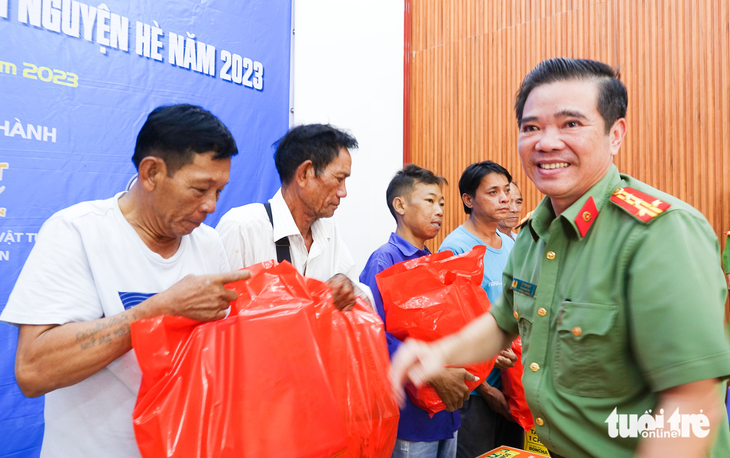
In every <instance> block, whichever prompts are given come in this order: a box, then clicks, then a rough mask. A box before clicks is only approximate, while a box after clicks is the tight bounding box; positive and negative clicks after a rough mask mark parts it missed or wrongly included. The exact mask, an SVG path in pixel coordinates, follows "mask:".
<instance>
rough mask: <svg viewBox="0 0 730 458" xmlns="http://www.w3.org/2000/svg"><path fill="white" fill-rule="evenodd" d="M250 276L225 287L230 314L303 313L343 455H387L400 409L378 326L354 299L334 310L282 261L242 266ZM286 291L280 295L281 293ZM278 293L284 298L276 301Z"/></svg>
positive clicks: (322, 288)
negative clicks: (344, 441)
mask: <svg viewBox="0 0 730 458" xmlns="http://www.w3.org/2000/svg"><path fill="white" fill-rule="evenodd" d="M248 270H251V273H252V275H253V276H252V278H251V279H250V280H249V281H241V282H236V283H232V284H230V285H228V287H229V288H233V289H234V290H236V291H237V292H238V293H239V298H238V300H237V301H236V303H234V304H232V307H231V313H236V314H239V315H240V316H246V315H253V316H257V315H260V314H268V313H282V310H284V309H287V308H288V309H304V310H306V311H307V312H308V313H310V314H311V317H312V319H311V320H310V322H311V324H312V331H313V334H314V336H315V338H316V342H317V345H318V347H319V351H320V356H321V359H322V363H323V366H324V368H325V371H326V373H327V374H328V378H329V381H330V387H331V388H332V390H333V392H334V397H335V400H336V402H337V405H338V408H339V411H340V414H341V416H342V418H343V420H344V422H345V429H346V430H347V433H348V436H349V439H350V440H349V446H348V448H347V452H346V453H345V455H344V456H345V457H348V458H350V457H351V458H355V457H383V458H387V457H390V454H391V452H392V451H393V447H394V445H395V440H396V434H397V430H398V418H399V416H400V411H399V409H398V404H397V402H396V400H395V397H394V396H393V392H392V389H391V387H390V386H391V385H390V360H389V358H388V349H387V345H386V343H385V332H384V329H383V322H382V321H381V320H380V317H379V316H378V315H377V313H376V312H375V311H374V310H373V309H372V307H371V306H370V305H368V304H367V303H365V302H364V301H362V299H360V298H358V299H357V302H356V304H355V307H354V309H353V310H351V311H348V312H340V311H338V310H337V309H336V308H335V307H334V305H333V303H332V296H331V291H330V289H329V287H328V286H327V285H326V284H325V283H323V282H320V281H317V280H314V279H311V278H305V277H302V276H301V275H299V273H298V272H297V271H296V269H295V268H294V267H293V266H292V265H291V264H289V263H288V262H283V263H281V264H278V265H276V263H275V262H273V261H271V262H267V263H262V264H258V265H256V266H253V267H250V268H248ZM284 291H286V294H285V293H284ZM284 295H288V296H290V298H289V299H288V300H287V301H285V302H284V301H282V299H281V298H282V297H283V296H284Z"/></svg>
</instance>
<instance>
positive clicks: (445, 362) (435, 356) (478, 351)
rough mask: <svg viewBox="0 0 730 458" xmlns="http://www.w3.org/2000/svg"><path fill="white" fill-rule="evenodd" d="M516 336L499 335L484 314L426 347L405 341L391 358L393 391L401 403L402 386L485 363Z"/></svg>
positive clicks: (493, 322) (408, 340) (495, 322)
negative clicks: (451, 368) (446, 368)
mask: <svg viewBox="0 0 730 458" xmlns="http://www.w3.org/2000/svg"><path fill="white" fill-rule="evenodd" d="M516 337H517V336H516V335H512V334H508V333H506V332H505V331H503V330H502V329H501V328H500V327H499V326H498V325H497V321H496V320H495V319H494V316H492V314H491V313H485V314H484V315H482V316H481V317H479V318H478V319H476V320H474V321H473V322H471V323H470V324H469V325H468V326H466V327H465V328H464V329H462V330H461V331H459V332H458V333H456V334H452V335H450V336H446V337H444V338H442V339H439V340H437V341H435V342H432V343H430V344H427V343H425V342H421V341H418V340H413V339H407V340H406V341H405V342H404V344H403V345H401V346H400V347H399V348H398V351H397V352H396V353H395V354H394V355H393V358H392V361H393V362H392V370H393V372H392V377H393V378H392V382H393V391H394V392H395V395H396V398H397V399H398V401H399V402H401V403H402V402H404V400H405V394H404V393H403V384H404V383H405V381H406V379H410V380H411V381H412V382H413V383H415V384H416V385H421V384H423V383H426V382H429V381H431V380H432V379H433V377H434V376H436V375H437V374H439V373H440V372H441V371H442V370H443V369H444V366H461V365H465V364H469V363H473V362H478V361H485V360H487V359H490V358H492V357H494V356H495V355H497V353H499V352H500V351H501V350H502V349H503V348H507V347H508V346H509V345H510V344H511V343H512V341H513V340H514V339H515V338H516Z"/></svg>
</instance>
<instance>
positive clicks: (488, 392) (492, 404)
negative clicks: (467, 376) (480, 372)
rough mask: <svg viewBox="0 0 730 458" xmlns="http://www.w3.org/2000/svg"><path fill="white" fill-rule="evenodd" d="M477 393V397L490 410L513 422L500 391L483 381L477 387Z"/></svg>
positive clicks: (505, 400)
mask: <svg viewBox="0 0 730 458" xmlns="http://www.w3.org/2000/svg"><path fill="white" fill-rule="evenodd" d="M477 393H479V395H480V396H481V397H482V398H483V399H484V400H485V401H486V402H487V405H488V406H489V408H490V409H492V410H493V411H495V412H497V413H498V414H500V415H502V416H503V417H505V418H506V419H508V420H511V421H514V420H513V419H512V414H511V413H510V410H509V404H508V403H507V399H506V398H505V397H504V394H503V393H502V392H501V391H499V390H498V389H497V388H494V387H493V386H490V385H489V384H488V383H487V382H486V381H485V382H482V384H481V385H479V386H478V387H477Z"/></svg>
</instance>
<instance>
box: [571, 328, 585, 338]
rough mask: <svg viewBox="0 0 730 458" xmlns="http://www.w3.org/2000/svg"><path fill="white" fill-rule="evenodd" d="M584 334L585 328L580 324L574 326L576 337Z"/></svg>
mask: <svg viewBox="0 0 730 458" xmlns="http://www.w3.org/2000/svg"><path fill="white" fill-rule="evenodd" d="M581 334H583V330H582V329H581V328H579V327H578V326H576V327H574V328H573V335H574V336H576V337H580V335H581Z"/></svg>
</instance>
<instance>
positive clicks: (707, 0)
mask: <svg viewBox="0 0 730 458" xmlns="http://www.w3.org/2000/svg"><path fill="white" fill-rule="evenodd" d="M410 6H411V10H410V14H411V27H412V28H411V43H410V45H411V48H410V49H411V56H410V57H411V60H410V78H409V79H410V93H409V97H410V108H409V116H410V125H409V126H408V129H407V131H408V132H409V133H408V136H409V138H408V144H409V148H410V150H409V151H408V152H407V154H406V157H409V158H410V160H411V162H413V163H415V164H419V165H421V166H423V167H427V168H429V169H431V170H433V171H434V172H437V173H439V174H441V175H443V176H445V177H446V178H447V179H448V180H449V183H451V185H450V186H448V187H447V189H446V192H445V195H446V199H447V210H446V212H447V213H446V215H445V222H444V225H443V227H442V230H441V233H440V234H439V236H438V237H437V238H436V239H435V240H434V241H432V242H430V243H429V248H431V249H432V250H433V249H435V248H438V246H439V244H440V243H441V241H442V240H443V238H444V237H445V236H446V235H447V234H448V233H449V232H451V231H452V230H453V229H455V228H456V227H457V226H458V225H459V224H461V223H462V222H463V221H464V220H465V219H466V217H465V215H464V213H463V210H462V207H461V201H460V198H459V192H458V180H459V177H460V175H461V172H462V171H463V170H464V168H465V167H466V166H467V165H469V164H470V163H472V162H477V161H481V160H485V159H490V160H493V161H495V162H497V163H499V164H502V165H503V166H505V167H506V168H507V169H508V170H509V171H510V172H511V173H512V174H513V175H514V176H515V179H516V180H517V181H519V182H520V184H521V185H522V191H523V195H524V197H525V212H527V211H529V210H530V209H532V208H533V207H534V206H535V205H537V203H538V202H539V200H540V199H541V198H542V196H541V195H540V193H539V192H538V191H537V190H536V189H535V188H534V186H533V185H532V183H531V182H529V181H528V180H526V178H525V175H524V172H523V171H522V166H521V164H520V161H519V157H518V155H517V133H518V132H517V123H516V120H515V115H514V110H513V105H514V95H515V93H516V91H517V89H518V87H519V84H520V81H521V80H522V78H523V77H524V75H525V74H526V73H527V72H528V71H529V70H531V69H532V68H533V67H534V66H535V65H536V64H537V63H538V62H540V61H541V60H543V59H546V58H550V57H557V56H564V57H576V58H590V59H596V60H600V61H603V62H606V63H608V64H609V65H612V66H618V67H619V69H620V71H621V79H622V81H623V82H624V84H626V87H627V89H628V93H629V109H628V116H627V121H628V125H629V129H628V135H627V137H626V140H625V142H624V145H623V147H622V150H621V152H620V153H619V156H618V157H617V160H616V164H617V166H618V168H619V170H621V171H622V172H623V173H628V174H630V175H632V176H634V177H636V178H638V179H640V180H642V181H645V182H646V183H648V184H650V185H652V186H655V187H657V188H659V189H661V190H663V191H666V192H668V193H670V194H673V195H675V196H677V197H679V198H680V199H683V200H685V201H687V202H689V203H690V204H691V205H693V206H695V207H696V208H698V209H699V210H700V211H701V212H702V213H704V215H705V216H706V217H707V219H708V220H709V221H710V224H712V226H713V228H714V229H715V231H716V232H717V233H718V235H720V233H721V231H725V230H730V212H729V211H728V210H729V209H730V177H729V176H728V175H730V169H729V168H730V157H729V156H728V155H729V154H730V111H729V110H730V101H729V99H728V98H729V97H730V91H729V90H730V88H729V87H728V86H730V78H728V76H727V75H728V74H730V61H729V57H728V53H729V52H730V49H729V41H730V7H729V6H728V2H727V1H723V0H697V1H695V0H693V1H686V0H652V1H648V0H647V1H637V0H410ZM722 243H723V244H724V237H722Z"/></svg>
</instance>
